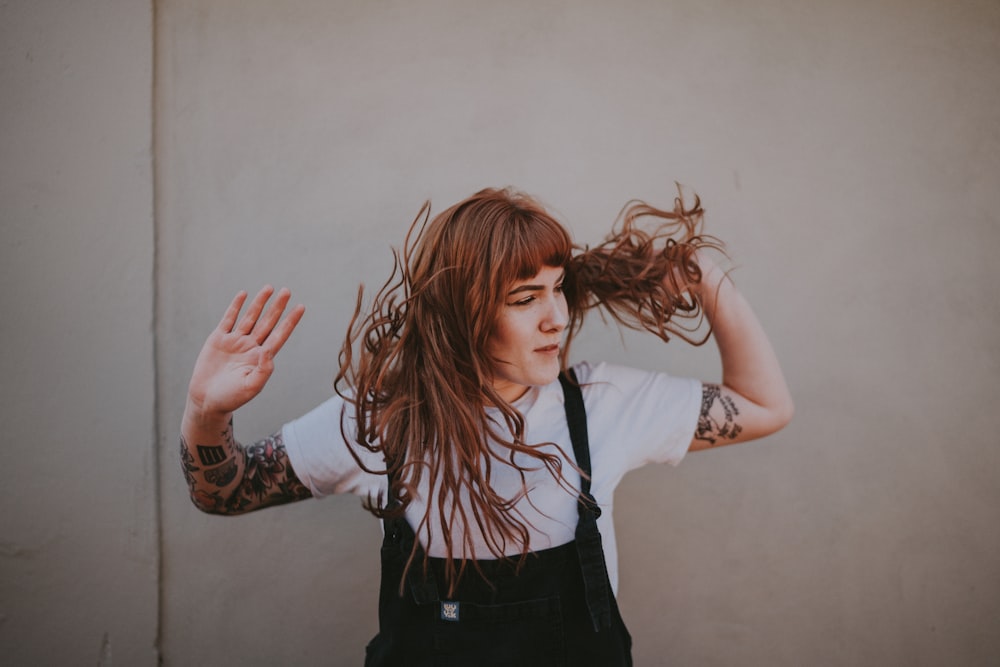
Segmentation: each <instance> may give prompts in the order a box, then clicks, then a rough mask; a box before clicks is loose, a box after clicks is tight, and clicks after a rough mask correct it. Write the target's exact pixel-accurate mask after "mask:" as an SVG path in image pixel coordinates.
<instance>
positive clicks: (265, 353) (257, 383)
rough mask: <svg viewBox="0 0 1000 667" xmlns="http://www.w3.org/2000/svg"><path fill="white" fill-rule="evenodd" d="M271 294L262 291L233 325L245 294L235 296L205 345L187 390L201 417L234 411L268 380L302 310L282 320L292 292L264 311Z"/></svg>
mask: <svg viewBox="0 0 1000 667" xmlns="http://www.w3.org/2000/svg"><path fill="white" fill-rule="evenodd" d="M272 293H273V290H272V289H271V288H270V287H265V288H264V289H262V290H261V291H260V292H259V293H258V294H257V296H256V297H254V299H253V301H252V302H251V303H250V305H249V307H248V308H247V312H246V313H245V314H244V315H243V317H242V318H241V319H239V322H238V323H237V319H238V318H239V313H240V310H241V308H242V306H243V302H244V301H245V300H246V294H245V293H243V292H241V293H240V294H238V295H237V296H236V298H234V299H233V301H232V303H231V304H230V305H229V308H228V309H227V310H226V313H225V315H224V316H223V318H222V321H221V322H219V326H218V327H216V328H215V330H214V331H213V332H212V333H211V335H210V336H209V337H208V340H206V341H205V345H204V346H203V347H202V349H201V353H200V354H199V355H198V360H197V361H196V362H195V368H194V372H193V373H192V376H191V384H190V385H189V388H188V396H189V398H190V400H191V401H192V402H193V403H194V404H195V406H196V407H198V408H199V409H200V410H201V411H202V412H203V413H219V414H223V413H229V412H233V411H234V410H236V409H237V408H239V407H240V406H242V405H244V404H246V403H247V402H249V401H250V400H251V399H252V398H254V397H255V396H256V395H257V394H259V393H260V392H261V390H262V389H263V388H264V385H265V384H266V383H267V381H268V379H269V378H270V377H271V374H272V372H273V371H274V361H273V359H274V355H276V354H277V353H278V350H280V349H281V347H282V346H283V345H284V343H285V341H286V340H288V337H289V335H291V332H292V330H293V329H294V328H295V326H296V324H298V321H299V319H301V317H302V314H303V312H304V310H305V309H304V308H303V307H302V306H301V305H299V306H296V307H295V308H293V309H292V310H291V311H290V312H289V313H288V314H287V315H286V316H285V317H284V318H282V313H283V312H284V309H285V307H286V306H287V305H288V300H289V298H290V297H291V293H290V292H288V290H285V289H283V290H281V291H280V292H278V295H277V298H275V300H274V302H273V303H271V304H270V306H268V307H267V308H266V309H265V308H264V306H265V304H266V303H267V300H268V299H269V298H270V296H271V294H272Z"/></svg>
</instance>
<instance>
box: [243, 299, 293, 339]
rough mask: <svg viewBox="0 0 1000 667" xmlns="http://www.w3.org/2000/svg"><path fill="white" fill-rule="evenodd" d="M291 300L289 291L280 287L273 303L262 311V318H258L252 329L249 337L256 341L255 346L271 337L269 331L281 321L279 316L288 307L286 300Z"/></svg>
mask: <svg viewBox="0 0 1000 667" xmlns="http://www.w3.org/2000/svg"><path fill="white" fill-rule="evenodd" d="M291 298H292V293H291V291H289V290H288V288H286V287H282V288H281V289H280V290H278V294H277V296H275V298H274V301H272V302H271V304H270V305H269V306H268V307H267V310H266V311H264V314H263V316H262V317H260V318H258V320H257V323H256V324H255V325H254V327H253V331H251V332H250V335H251V336H253V338H254V339H255V340H256V341H257V344H258V345H260V344H262V343H263V342H264V341H265V340H267V337H268V336H269V335H271V330H272V329H274V325H275V324H277V323H278V320H279V319H281V314H282V313H283V312H285V306H287V305H288V300H289V299H291Z"/></svg>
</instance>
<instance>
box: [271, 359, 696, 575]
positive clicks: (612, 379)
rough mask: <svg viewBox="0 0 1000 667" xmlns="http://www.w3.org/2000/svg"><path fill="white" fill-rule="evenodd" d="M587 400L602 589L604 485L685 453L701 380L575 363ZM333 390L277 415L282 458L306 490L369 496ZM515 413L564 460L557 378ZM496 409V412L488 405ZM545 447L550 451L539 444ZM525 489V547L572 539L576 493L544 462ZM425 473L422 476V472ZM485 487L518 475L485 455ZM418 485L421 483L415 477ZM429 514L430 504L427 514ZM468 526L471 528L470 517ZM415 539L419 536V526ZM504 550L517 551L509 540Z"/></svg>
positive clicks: (413, 518) (614, 561) (420, 503)
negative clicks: (286, 419)
mask: <svg viewBox="0 0 1000 667" xmlns="http://www.w3.org/2000/svg"><path fill="white" fill-rule="evenodd" d="M575 370H576V375H577V379H578V380H579V381H580V384H581V385H582V389H583V400H584V405H585V406H586V409H587V428H588V435H589V440H590V461H591V470H592V481H591V489H590V490H591V493H592V494H593V496H594V498H595V499H596V500H597V502H598V504H600V506H601V510H602V514H601V517H600V518H599V519H598V521H597V524H598V528H599V529H600V531H601V537H602V540H603V544H604V553H605V560H606V561H607V566H608V574H609V575H610V578H611V585H612V588H613V589H614V590H615V591H616V592H617V589H618V548H617V544H616V541H615V529H614V521H613V518H612V513H613V503H614V491H615V487H617V486H618V482H620V481H621V479H622V477H624V475H625V473H627V472H628V471H630V470H634V469H635V468H639V467H641V466H644V465H646V464H648V463H669V464H671V465H677V464H678V463H680V461H681V459H682V458H683V457H684V454H685V453H686V452H687V449H688V445H689V444H690V442H691V438H692V436H693V435H694V429H695V426H696V424H697V421H698V413H699V410H700V407H701V382H700V381H698V380H693V379H688V378H676V377H673V376H670V375H667V374H664V373H656V372H650V371H641V370H636V369H632V368H626V367H624V366H615V365H611V364H604V363H600V364H596V365H590V364H588V363H582V364H578V365H577V366H575ZM343 403H344V401H343V399H341V398H340V397H339V396H334V397H333V398H330V399H329V400H327V401H326V402H325V403H323V404H322V405H320V406H319V407H317V408H315V409H314V410H312V411H311V412H309V413H308V414H306V415H305V416H303V417H300V418H299V419H296V420H295V421H293V422H290V423H288V424H285V426H284V428H283V429H282V436H283V438H284V441H285V446H286V447H287V450H288V458H289V461H290V462H291V464H292V467H293V468H294V469H295V473H296V474H297V475H298V477H299V479H301V480H302V483H303V484H305V485H306V487H308V488H309V490H310V491H311V492H312V494H313V495H314V496H316V497H322V496H326V495H330V494H334V493H353V494H356V495H359V496H362V497H365V496H367V495H368V494H371V495H372V497H377V496H378V494H379V492H380V491H381V492H383V493H384V492H385V489H386V487H387V479H386V476H385V475H375V474H371V473H366V472H364V471H363V470H361V468H359V467H358V464H357V462H356V461H355V460H354V457H352V456H351V453H350V452H349V451H348V449H347V447H349V446H353V445H348V444H347V443H345V442H344V438H343V435H342V430H341V427H342V425H341V415H342V411H341V408H342V407H343ZM514 407H515V408H517V410H518V411H519V412H521V414H522V415H524V418H525V441H526V442H528V443H542V442H549V443H555V444H558V445H559V446H560V447H561V449H562V451H563V453H564V455H565V457H566V458H568V459H569V460H571V461H572V460H573V459H574V457H573V445H572V441H571V440H570V437H569V427H568V426H567V424H566V413H565V411H564V407H563V393H562V387H561V386H560V384H559V382H558V381H555V382H553V383H551V384H548V385H545V386H543V387H532V388H531V389H530V390H529V391H528V392H527V393H526V394H525V395H524V396H522V397H521V398H520V399H518V400H517V402H515V403H514ZM350 413H351V411H350V410H348V411H346V412H344V413H343V414H344V417H343V419H344V424H343V432H346V433H348V434H352V433H353V429H354V421H353V418H352V417H351V415H350ZM497 414H499V412H497ZM355 450H356V451H357V452H358V453H359V456H360V457H361V460H362V461H364V462H365V465H366V466H368V467H369V468H370V469H373V470H379V469H384V463H382V461H381V458H380V456H379V455H378V454H373V453H371V452H369V451H368V450H365V449H362V448H358V447H356V446H355ZM549 450H550V451H552V452H558V450H557V449H556V448H555V447H553V446H551V445H550V446H549ZM515 462H516V463H518V464H519V465H522V466H527V465H533V467H536V468H537V467H538V462H537V461H536V460H534V459H526V460H520V461H519V460H518V459H515ZM563 475H564V476H565V478H566V480H567V481H568V482H569V484H570V485H571V486H572V487H573V488H574V489H576V488H579V484H580V476H579V474H578V473H577V472H576V470H574V469H573V467H572V466H569V465H564V466H563ZM525 476H526V482H527V488H528V494H527V496H525V497H523V498H521V500H520V501H519V502H518V504H517V508H518V509H519V510H520V512H521V513H522V515H523V518H524V520H525V522H526V523H527V524H528V528H529V533H530V537H529V539H530V545H531V549H533V550H541V549H547V548H550V547H556V546H560V545H562V544H566V543H567V542H570V541H572V540H573V539H574V536H575V531H576V523H577V516H578V512H577V500H576V493H575V492H570V491H567V490H566V489H564V488H563V487H561V486H560V485H559V483H558V482H557V481H556V480H555V479H554V478H553V477H552V475H551V474H550V473H549V472H548V471H547V470H546V469H545V468H544V467H541V469H536V470H527V471H526V472H525ZM424 479H426V476H425V477H424ZM490 483H491V486H492V487H493V488H494V489H495V490H497V491H498V492H499V493H500V494H501V495H502V496H503V497H506V498H511V497H514V496H515V495H516V494H517V493H518V492H519V491H520V490H521V488H522V486H521V476H520V475H519V474H518V473H517V471H516V470H514V469H513V468H511V467H509V466H504V465H498V464H496V463H494V465H493V472H492V477H491V480H490ZM425 484H426V482H425ZM427 495H428V494H427V493H426V488H425V489H421V490H420V493H419V497H418V498H415V499H414V501H413V502H412V503H411V504H410V506H409V507H408V508H407V513H406V516H407V519H408V520H409V522H410V525H411V526H417V525H419V522H420V519H421V517H423V516H424V514H425V512H426V503H425V499H426V498H427ZM437 516H438V513H437V512H436V511H435V512H432V513H431V518H432V519H433V518H436V517H437ZM472 524H473V525H472V526H471V529H473V530H474V529H475V523H474V522H472ZM459 528H460V527H459V526H454V527H453V528H452V530H453V531H454V532H453V540H454V542H453V543H454V544H463V539H462V538H463V536H462V535H461V534H460V533H458V530H459ZM430 529H431V538H430V545H429V546H428V545H427V544H425V545H424V546H425V547H426V548H427V552H428V553H429V554H430V555H431V556H433V557H442V556H444V555H446V554H445V553H444V551H443V544H442V540H440V539H435V536H436V535H438V534H440V528H439V526H438V525H436V524H434V523H433V522H432V524H431V526H430ZM420 538H421V540H422V541H423V539H424V536H423V535H422V534H420ZM474 543H475V545H476V553H477V554H479V555H480V557H482V556H481V555H482V554H489V553H490V552H489V549H488V548H487V547H486V543H485V541H484V540H483V539H482V537H481V536H476V539H475V540H474ZM511 553H512V554H516V553H520V549H519V548H513V547H512V552H511Z"/></svg>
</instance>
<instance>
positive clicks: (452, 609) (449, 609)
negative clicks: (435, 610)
mask: <svg viewBox="0 0 1000 667" xmlns="http://www.w3.org/2000/svg"><path fill="white" fill-rule="evenodd" d="M441 620H442V621H457V620H458V603H457V602H442V603H441Z"/></svg>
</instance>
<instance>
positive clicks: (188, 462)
mask: <svg viewBox="0 0 1000 667" xmlns="http://www.w3.org/2000/svg"><path fill="white" fill-rule="evenodd" d="M181 470H183V471H184V479H185V480H187V485H188V489H189V490H190V491H191V493H194V485H195V479H194V475H193V474H192V473H194V472H197V471H199V470H201V468H197V467H195V465H194V457H193V456H191V450H189V449H188V444H187V441H186V440H184V436H183V435H182V436H181Z"/></svg>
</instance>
